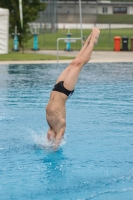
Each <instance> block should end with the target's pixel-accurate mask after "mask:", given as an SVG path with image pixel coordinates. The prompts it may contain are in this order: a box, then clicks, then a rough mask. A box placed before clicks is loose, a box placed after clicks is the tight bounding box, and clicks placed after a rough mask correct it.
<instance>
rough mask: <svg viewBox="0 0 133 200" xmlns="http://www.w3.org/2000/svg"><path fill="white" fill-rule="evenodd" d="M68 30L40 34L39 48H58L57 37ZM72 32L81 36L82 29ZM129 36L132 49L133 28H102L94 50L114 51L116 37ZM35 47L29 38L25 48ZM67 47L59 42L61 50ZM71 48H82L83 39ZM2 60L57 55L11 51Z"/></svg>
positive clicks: (45, 58)
mask: <svg viewBox="0 0 133 200" xmlns="http://www.w3.org/2000/svg"><path fill="white" fill-rule="evenodd" d="M66 32H67V30H58V32H57V33H46V34H40V35H39V38H38V40H39V48H40V50H56V49H57V44H56V43H57V39H58V38H64V37H66V35H65V34H66ZM70 32H71V33H72V37H80V30H79V29H77V30H74V29H73V30H70ZM90 32H91V29H89V30H83V36H84V37H87V36H88V35H89V34H90ZM115 36H120V37H124V36H126V37H128V38H129V42H128V48H129V49H130V44H131V42H130V38H131V37H133V29H132V28H126V29H110V30H109V28H108V27H107V29H101V34H100V38H99V41H98V45H96V46H95V48H94V50H102V51H103V50H105V51H113V49H114V37H115ZM12 47H13V39H10V40H9V49H10V50H11V49H12ZM32 48H33V38H31V39H30V40H28V42H27V43H26V44H25V50H30V49H32ZM65 48H66V43H65V42H64V41H60V42H59V50H64V49H65ZM71 48H72V49H73V50H80V48H81V41H77V42H76V43H71ZM59 59H60V60H61V59H72V57H66V56H60V57H59ZM0 60H1V61H2V60H56V56H52V55H41V54H36V53H24V54H23V53H22V52H17V53H16V52H10V53H9V54H7V55H6V54H5V55H0Z"/></svg>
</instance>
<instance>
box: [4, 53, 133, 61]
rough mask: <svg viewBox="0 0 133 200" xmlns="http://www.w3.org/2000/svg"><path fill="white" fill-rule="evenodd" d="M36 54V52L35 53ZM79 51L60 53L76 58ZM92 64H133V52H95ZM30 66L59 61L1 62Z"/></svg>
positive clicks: (60, 54)
mask: <svg viewBox="0 0 133 200" xmlns="http://www.w3.org/2000/svg"><path fill="white" fill-rule="evenodd" d="M34 53H35V52H34ZM36 53H37V54H49V55H57V52H56V51H49V50H48V51H38V52H36ZM77 53H78V51H72V52H67V51H59V56H69V57H75V56H76V55H77ZM70 62H71V59H69V60H59V63H70ZM89 62H90V63H95V62H100V63H101V62H133V51H126V52H124V51H120V52H115V51H93V53H92V56H91V59H90V61H89ZM19 63H23V64H30V63H32V64H33V63H34V64H36V63H38V64H39V63H40V64H42V63H57V60H39V61H0V64H19Z"/></svg>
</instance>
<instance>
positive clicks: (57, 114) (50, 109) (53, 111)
mask: <svg viewBox="0 0 133 200" xmlns="http://www.w3.org/2000/svg"><path fill="white" fill-rule="evenodd" d="M67 98H68V97H67V96H66V95H65V94H63V93H59V92H56V91H52V92H51V94H50V99H49V102H48V104H47V106H46V119H47V122H48V125H49V127H50V129H52V130H53V131H54V132H55V133H58V132H59V130H60V129H61V128H62V127H64V126H65V125H66V108H65V104H66V100H67Z"/></svg>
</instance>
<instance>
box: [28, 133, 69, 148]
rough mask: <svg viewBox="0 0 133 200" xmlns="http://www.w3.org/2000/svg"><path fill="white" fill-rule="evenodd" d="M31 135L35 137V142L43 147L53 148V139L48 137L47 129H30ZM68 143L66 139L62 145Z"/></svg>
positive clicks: (39, 146)
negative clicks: (50, 139)
mask: <svg viewBox="0 0 133 200" xmlns="http://www.w3.org/2000/svg"><path fill="white" fill-rule="evenodd" d="M29 132H30V135H31V136H32V138H33V141H34V144H35V145H36V146H37V147H38V148H41V149H51V148H52V147H53V141H49V140H48V139H47V134H46V131H38V132H36V131H34V130H30V131H29ZM65 143H66V141H65V139H63V140H62V141H61V144H60V146H63V145H64V144H65Z"/></svg>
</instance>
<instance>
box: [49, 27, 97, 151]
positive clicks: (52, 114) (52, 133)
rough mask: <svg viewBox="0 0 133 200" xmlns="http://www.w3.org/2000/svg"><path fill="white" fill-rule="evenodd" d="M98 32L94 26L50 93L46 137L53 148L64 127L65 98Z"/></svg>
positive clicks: (58, 142)
mask: <svg viewBox="0 0 133 200" xmlns="http://www.w3.org/2000/svg"><path fill="white" fill-rule="evenodd" d="M99 34H100V30H99V29H98V28H96V27H94V28H93V29H92V32H91V34H90V35H89V37H88V38H87V40H86V42H85V44H84V46H83V47H82V49H81V50H80V51H79V53H78V55H77V56H76V58H75V59H74V60H73V61H72V62H71V63H70V65H69V66H68V67H67V68H66V69H65V70H64V71H63V72H62V73H61V74H60V76H59V77H58V79H57V81H56V84H55V86H54V88H53V90H52V92H51V94H50V99H49V102H48V104H47V106H46V119H47V122H48V125H49V130H48V132H47V138H48V140H49V141H51V142H53V146H52V148H53V149H54V150H56V149H57V148H58V146H59V144H60V142H61V140H62V138H63V135H64V132H65V128H66V107H65V104H66V100H67V99H68V97H69V96H70V95H72V94H73V92H74V88H75V85H76V83H77V80H78V76H79V74H80V71H81V69H82V67H83V66H84V65H85V64H86V63H87V62H88V61H89V59H90V57H91V54H92V51H93V48H94V45H95V44H97V41H98V37H99Z"/></svg>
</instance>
